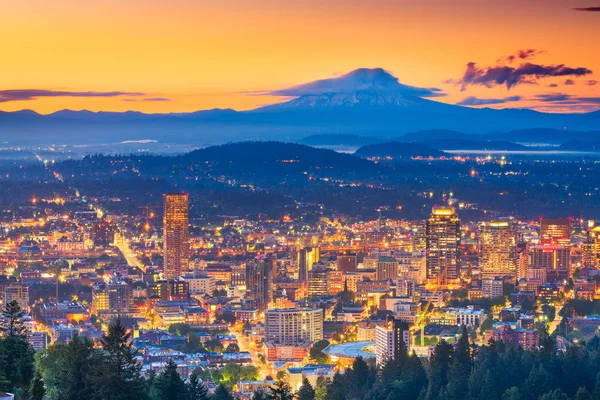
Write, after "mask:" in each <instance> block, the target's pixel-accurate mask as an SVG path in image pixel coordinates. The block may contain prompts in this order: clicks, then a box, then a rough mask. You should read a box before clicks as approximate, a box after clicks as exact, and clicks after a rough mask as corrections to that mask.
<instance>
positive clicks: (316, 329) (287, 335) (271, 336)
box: [265, 308, 323, 345]
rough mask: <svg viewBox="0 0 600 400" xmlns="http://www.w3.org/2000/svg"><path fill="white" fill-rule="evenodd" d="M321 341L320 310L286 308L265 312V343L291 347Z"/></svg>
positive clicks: (321, 313)
mask: <svg viewBox="0 0 600 400" xmlns="http://www.w3.org/2000/svg"><path fill="white" fill-rule="evenodd" d="M321 339H323V310H322V309H320V308H286V309H274V310H267V311H265V341H270V342H275V343H280V344H290V345H293V344H298V343H302V342H316V341H319V340H321Z"/></svg>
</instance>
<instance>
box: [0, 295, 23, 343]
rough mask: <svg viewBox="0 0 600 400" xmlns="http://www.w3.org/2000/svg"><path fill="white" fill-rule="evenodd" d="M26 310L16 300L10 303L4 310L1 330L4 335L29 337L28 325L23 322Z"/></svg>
mask: <svg viewBox="0 0 600 400" xmlns="http://www.w3.org/2000/svg"><path fill="white" fill-rule="evenodd" d="M24 316H25V311H24V310H22V309H21V306H20V305H19V303H18V302H17V301H16V300H13V301H11V302H10V303H8V304H7V305H6V306H5V307H4V309H3V310H2V321H3V322H2V324H1V325H0V330H1V331H2V333H3V334H4V336H6V337H8V336H15V337H19V338H21V339H26V338H27V333H28V332H27V327H26V326H25V324H24V323H23V317H24Z"/></svg>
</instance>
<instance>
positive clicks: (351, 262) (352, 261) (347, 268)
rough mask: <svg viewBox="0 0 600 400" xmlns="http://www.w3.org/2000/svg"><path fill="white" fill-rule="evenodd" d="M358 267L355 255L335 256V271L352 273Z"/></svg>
mask: <svg viewBox="0 0 600 400" xmlns="http://www.w3.org/2000/svg"><path fill="white" fill-rule="evenodd" d="M357 265H358V258H357V256H356V254H340V255H338V256H337V270H338V271H341V272H354V271H356V266H357Z"/></svg>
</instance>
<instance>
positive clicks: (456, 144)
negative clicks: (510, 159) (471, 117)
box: [420, 135, 528, 151]
mask: <svg viewBox="0 0 600 400" xmlns="http://www.w3.org/2000/svg"><path fill="white" fill-rule="evenodd" d="M473 136H474V135H473ZM420 143H422V144H425V145H427V146H429V147H431V148H434V149H438V150H513V151H514V150H527V149H528V147H527V146H523V145H522V144H518V143H513V142H506V141H502V140H467V139H438V140H434V141H422V142H420Z"/></svg>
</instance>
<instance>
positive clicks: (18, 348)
mask: <svg viewBox="0 0 600 400" xmlns="http://www.w3.org/2000/svg"><path fill="white" fill-rule="evenodd" d="M34 353H35V352H34V350H33V347H31V345H30V344H29V342H28V341H27V340H25V339H24V338H22V337H21V336H19V335H12V336H7V337H5V338H3V339H0V368H2V371H0V385H2V387H0V390H3V391H7V392H11V393H16V394H18V393H19V392H26V391H27V390H28V389H29V386H30V384H31V380H32V379H33V373H34Z"/></svg>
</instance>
